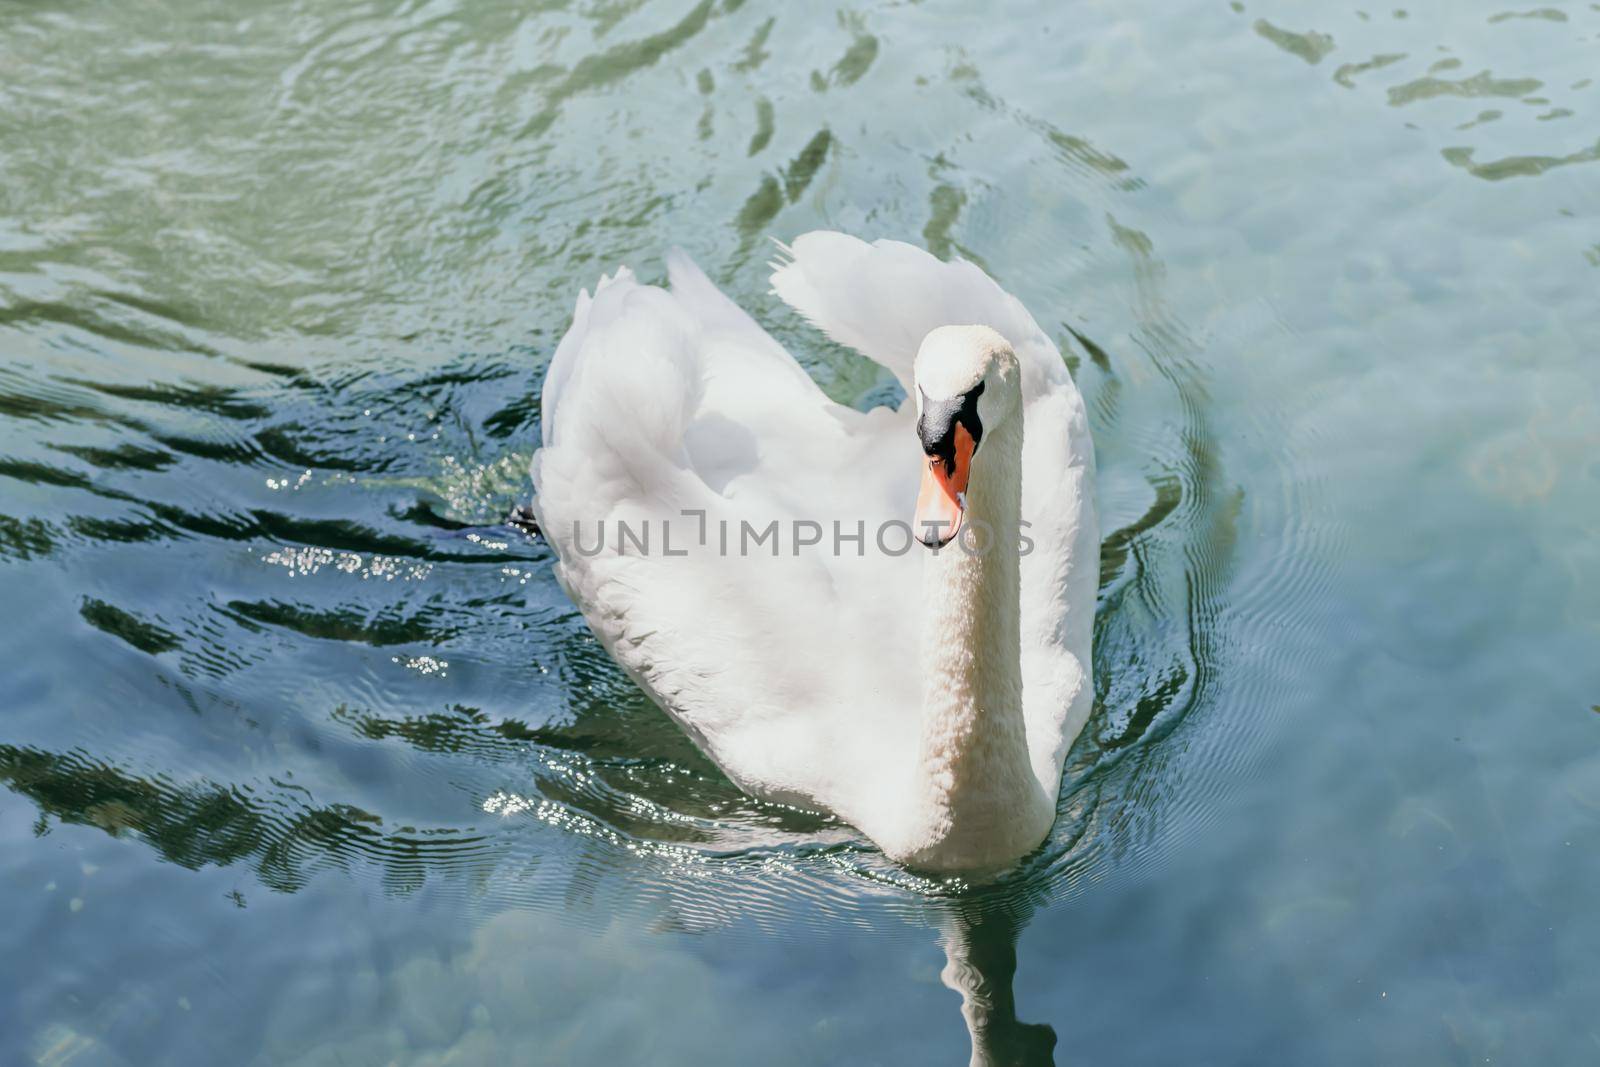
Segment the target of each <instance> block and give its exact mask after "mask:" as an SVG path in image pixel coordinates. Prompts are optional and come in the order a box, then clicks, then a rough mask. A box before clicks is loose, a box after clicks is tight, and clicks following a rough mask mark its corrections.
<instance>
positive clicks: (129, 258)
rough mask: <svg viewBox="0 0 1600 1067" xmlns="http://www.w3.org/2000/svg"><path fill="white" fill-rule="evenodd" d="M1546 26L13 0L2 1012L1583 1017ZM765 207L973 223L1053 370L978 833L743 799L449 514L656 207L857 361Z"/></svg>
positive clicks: (920, 232)
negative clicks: (1070, 630) (1073, 409)
mask: <svg viewBox="0 0 1600 1067" xmlns="http://www.w3.org/2000/svg"><path fill="white" fill-rule="evenodd" d="M1597 47H1600V5H1594V4H1589V3H1569V4H1562V5H1559V6H1554V7H1547V8H1541V9H1537V10H1535V9H1528V8H1520V7H1519V8H1511V9H1508V8H1507V7H1505V6H1504V2H1503V0H1495V2H1493V3H1488V4H1478V3H1450V4H1446V3H1443V2H1438V3H1430V4H1425V5H1419V6H1414V7H1408V8H1407V9H1405V10H1394V9H1384V10H1379V9H1376V8H1371V9H1357V8H1354V7H1348V6H1346V7H1330V6H1327V5H1317V6H1316V7H1314V8H1313V7H1312V6H1309V5H1297V4H1291V3H1288V2H1287V0H1273V2H1270V3H1256V2H1254V0H1250V2H1247V3H1244V4H1231V5H1230V4H1228V3H1227V2H1225V0H1214V2H1211V0H1208V2H1205V3H1178V4H1173V3H1153V2H1146V0H1135V2H1132V3H1094V4H1080V5H1073V6H1072V7H1071V8H1069V9H1062V8H1060V7H1059V6H1058V5H1049V4H1044V3H1037V4H1032V5H1029V4H1011V5H1006V6H1004V7H1002V8H996V9H992V10H989V9H986V10H982V11H979V10H978V9H977V8H976V7H973V8H972V9H967V8H964V7H962V6H960V5H955V4H949V3H934V2H929V3H923V4H896V3H888V4H881V5H862V6H857V7H850V8H841V9H837V10H835V9H832V8H801V7H800V6H799V5H780V4H771V5H762V4H759V3H757V2H756V0H749V2H744V3H738V2H732V0H717V2H715V3H713V2H711V0H707V2H705V3H701V4H699V5H695V4H693V3H691V2H690V0H674V2H658V3H650V4H644V3H642V2H638V0H599V2H594V3H582V2H578V3H565V2H561V0H540V2H535V3H531V4H524V5H507V4H502V3H498V2H496V0H487V2H483V3H475V4H470V5H465V4H455V3H451V2H448V0H439V2H432V3H412V2H398V3H397V2H394V0H373V2H368V3H361V4H354V5H348V6H344V7H342V8H341V7H338V6H334V5H318V4H310V3H305V2H303V0H278V2H275V3H264V2H260V0H248V2H244V3H239V4H234V5H216V4H208V3H203V2H199V0H169V2H152V0H135V2H131V3H123V4H118V5H88V4H83V3H75V2H63V3H55V4H46V3H8V4H5V5H3V6H0V72H3V75H4V76H3V78H0V595H3V603H4V605H5V610H4V612H3V613H0V641H3V647H4V649H5V656H4V659H3V661H0V785H3V786H4V787H5V788H4V790H0V840H3V842H4V848H5V852H4V855H5V859H4V860H3V861H0V905H3V910H4V913H5V915H6V922H5V923H4V924H3V925H0V957H3V958H4V959H5V960H6V966H5V968H4V971H3V972H0V1062H3V1063H6V1064H11V1063H19V1064H32V1063H37V1064H45V1065H50V1067H59V1065H65V1064H72V1065H75V1067H91V1065H94V1067H98V1065H102V1064H107V1065H115V1064H141V1065H142V1064H166V1063H171V1064H193V1063H219V1064H220V1063H227V1064H256V1063H307V1064H369V1063H370V1064H378V1063H390V1062H393V1063H399V1064H418V1065H422V1064H444V1063H464V1064H479V1063H483V1064H489V1063H552V1064H557V1063H560V1064H565V1063H728V1064H749V1063H793V1064H816V1063H850V1064H874V1063H880V1064H902V1063H961V1062H965V1061H966V1059H967V1057H968V1055H969V1053H970V1050H971V1049H972V1047H973V1042H975V1043H976V1046H977V1050H978V1053H979V1054H980V1055H983V1056H992V1057H993V1059H994V1060H995V1061H996V1062H1016V1063H1030V1064H1031V1063H1038V1062H1046V1059H1047V1057H1048V1055H1049V1053H1048V1051H1047V1050H1048V1047H1049V1044H1050V1042H1049V1040H1048V1038H1047V1036H1045V1034H1044V1032H1043V1031H1042V1030H1039V1029H1036V1028H1032V1027H1029V1026H1025V1025H1023V1024H1021V1023H1018V1022H1017V1018H1020V1019H1021V1020H1025V1021H1026V1023H1027V1024H1042V1025H1048V1026H1049V1027H1051V1028H1053V1030H1054V1032H1055V1035H1056V1039H1057V1044H1056V1046H1055V1050H1054V1058H1055V1061H1056V1062H1058V1063H1078V1064H1148V1063H1173V1062H1185V1063H1190V1062H1192V1063H1216V1064H1238V1063H1262V1064H1266V1063H1271V1064H1330V1065H1332V1064H1348V1063H1404V1064H1469V1063H1471V1064H1482V1063H1505V1064H1516V1063H1580V1062H1594V1061H1596V1060H1597V1059H1600V1022H1597V1021H1596V1019H1595V1014H1594V1010H1593V1005H1594V1004H1595V1003H1596V1002H1597V1000H1600V963H1597V960H1600V915H1597V914H1596V912H1595V910H1594V907H1593V902H1594V896H1595V891H1596V889H1597V887H1600V853H1597V848H1600V834H1597V823H1600V714H1597V713H1596V712H1597V711H1600V656H1597V655H1596V644H1597V641H1600V369H1597V367H1596V362H1595V361H1596V357H1597V352H1596V343H1597V340H1600V299H1597V290H1600V141H1597V139H1596V138H1597V133H1596V125H1595V117H1596V115H1597V114H1600V95H1597V94H1600V84H1597V79H1600V75H1595V74H1594V73H1593V70H1594V65H1595V60H1594V57H1595V55H1596V49H1597ZM818 226H828V227H834V228H838V229H843V230H846V231H850V232H854V233H857V234H860V235H862V236H868V237H873V236H892V237H900V238H905V239H910V240H916V241H920V242H922V243H924V244H926V245H927V246H928V247H930V248H932V249H934V250H935V251H937V252H939V253H940V254H943V255H963V256H966V257H969V258H972V259H974V260H976V261H978V262H980V263H982V264H983V265H984V266H986V267H987V268H988V269H989V270H990V271H991V272H992V273H993V274H994V275H995V276H996V277H997V278H998V279H999V280H1000V281H1001V282H1002V284H1004V285H1005V286H1006V287H1007V288H1009V289H1011V290H1012V291H1013V292H1015V293H1017V294H1018V295H1019V296H1020V297H1021V298H1022V299H1023V300H1024V301H1025V302H1026V303H1027V304H1028V306H1029V307H1030V308H1031V309H1032V311H1033V312H1034V314H1035V316H1036V317H1037V318H1038V319H1039V321H1040V323H1041V324H1042V325H1043V326H1044V327H1045V328H1046V330H1047V331H1049V332H1051V333H1053V334H1054V335H1055V336H1056V337H1057V338H1058V339H1059V341H1060V343H1061V345H1062V348H1063V351H1064V352H1066V353H1067V354H1068V356H1069V359H1071V361H1072V362H1073V364H1074V367H1075V373H1076V375H1077V377H1078V380H1079V383H1080V386H1081V387H1082V389H1083V390H1084V393H1085V395H1086V397H1087V398H1088V400H1089V404H1090V411H1091V420H1092V422H1093V427H1094V432H1095V436H1096V441H1097V445H1098V453H1099V458H1100V465H1101V471H1102V483H1101V487H1100V496H1101V506H1102V516H1103V522H1104V527H1105V548H1104V555H1105V564H1104V568H1103V580H1102V591H1101V604H1100V615H1099V620H1098V622H1097V646H1096V649H1095V669H1096V672H1097V684H1098V686H1099V696H1100V701H1099V706H1098V707H1097V710H1096V713H1095V716H1094V718H1093V719H1092V720H1091V722H1090V724H1089V727H1088V728H1087V729H1086V730H1085V732H1084V735H1083V737H1082V738H1081V739H1080V740H1079V742H1078V744H1077V745H1076V746H1075V748H1074V749H1073V752H1072V754H1071V757H1070V759H1069V766H1068V781H1067V786H1066V788H1065V789H1064V790H1063V795H1062V801H1061V811H1060V819H1059V822H1058V825H1057V827H1056V830H1055V832H1054V834H1053V836H1052V839H1051V841H1050V842H1049V844H1048V845H1047V846H1046V847H1045V848H1044V849H1043V850H1041V852H1040V854H1038V855H1036V856H1034V857H1032V858H1031V859H1030V860H1029V861H1027V863H1025V864H1024V865H1023V867H1022V868H1021V869H1020V870H1019V871H1018V872H1016V873H1015V874H1014V875H1013V876H1012V877H1010V878H1008V879H1006V880H1004V881H1003V882H1001V883H1000V884H998V885H994V886H988V887H982V888H973V887H963V886H960V885H936V884H932V883H927V882H924V881H921V880H919V879H917V878H914V877H912V876H910V875H907V874H905V873H904V872H901V871H898V870H897V869H895V868H894V867H893V866H892V865H889V864H887V863H886V862H884V861H883V860H882V859H881V857H879V856H878V855H877V854H876V852H875V851H874V850H873V849H872V848H871V847H870V845H868V844H867V843H866V842H864V841H863V840H861V839H860V838H859V837H858V836H857V835H855V834H854V833H853V832H852V831H850V830H849V828H847V827H843V826H840V825H837V824H834V823H831V822H828V821H825V820H817V819H811V818H806V817H801V816H798V815H796V814H794V813H792V812H785V811H781V810H777V809H772V808H768V807H765V806H763V805H761V804H758V803H756V802H754V801H751V800H748V799H746V798H743V797H742V796H741V795H740V794H739V793H738V792H737V791H736V790H734V789H733V788H732V787H731V786H730V785H729V784H728V783H727V782H726V781H725V780H724V779H723V778H721V777H720V775H718V774H717V772H716V771H715V769H714V768H712V767H711V766H710V765H709V764H708V763H707V762H706V761H705V760H704V759H702V758H701V757H699V756H698V755H697V753H696V752H695V751H694V750H693V748H692V747H691V746H690V745H689V744H688V743H687V742H686V741H685V740H684V739H683V738H682V737H681V735H680V734H679V733H678V731H677V730H676V729H675V728H674V727H673V726H672V725H671V723H670V722H668V721H667V720H666V719H665V717H664V716H663V715H661V714H660V713H659V712H657V711H655V710H654V709H653V708H652V707H651V706H650V705H649V704H648V703H647V702H646V701H645V700H644V698H642V697H641V696H640V695H639V694H638V693H637V692H636V691H635V690H634V689H633V688H632V687H631V686H630V684H629V683H628V682H627V681H626V679H625V678H624V677H623V676H622V675H621V674H620V672H619V671H618V670H616V669H615V668H614V667H613V666H611V665H610V663H609V661H608V660H607V659H606V658H605V656H604V655H603V653H602V652H601V651H600V649H599V648H598V646H597V645H596V643H595V642H594V641H593V640H592V639H591V638H590V637H589V636H588V633H587V631H586V630H585V628H584V627H583V625H582V622H581V620H580V619H579V618H578V617H577V615H576V613H575V611H574V610H573V609H572V608H571V606H570V605H569V604H568V603H567V602H566V601H565V600H564V598H563V597H562V595H561V593H560V591H559V590H558V589H557V588H556V587H555V585H554V582H553V581H552V579H551V577H550V557H549V554H548V552H547V550H546V549H545V548H544V547H543V545H542V544H540V543H539V542H538V541H536V540H533V539H530V538H528V537H526V536H524V535H522V534H521V533H519V532H517V531H516V530H514V529H512V528H510V527H506V526H503V525H501V521H502V519H503V518H504V517H505V516H506V515H507V514H508V513H509V512H510V510H511V509H512V508H513V507H514V506H515V505H516V504H517V503H519V502H520V501H523V500H524V499H526V495H527V493H528V491H529V490H528V486H527V484H526V476H525V470H526V466H527V460H528V457H529V455H530V453H531V449H532V443H533V441H534V440H535V438H536V432H537V426H538V421H539V409H538V403H537V392H536V390H537V385H538V382H539V380H540V377H541V374H542V369H543V367H544V365H545V362H546V361H547V360H548V358H549V356H550V354H551V352H552V350H553V349H554V346H555V343H556V341H557V340H558V339H559V337H560V335H561V332H562V330H563V329H564V328H565V325H566V320H567V317H568V315H569V314H570V310H571V304H572V300H573V297H574V295H575V293H576V292H577V290H578V289H579V288H580V287H583V286H588V285H592V283H593V281H594V279H595V277H596V276H597V275H598V274H599V273H600V272H601V271H603V270H611V269H613V268H614V267H615V266H616V265H617V264H618V263H621V262H626V263H629V264H631V265H633V266H634V267H636V268H638V269H640V270H641V271H642V272H643V273H644V274H645V275H646V276H649V277H659V276H660V274H661V273H662V272H661V268H660V264H659V259H658V258H657V257H658V255H659V252H660V251H661V250H662V249H664V248H665V247H667V246H669V245H672V244H680V245H683V246H684V247H686V248H687V249H688V250H689V251H690V252H691V253H692V254H693V255H694V256H695V257H696V258H697V259H698V260H699V261H700V263H701V264H702V265H703V266H704V267H705V268H706V269H707V270H708V271H709V272H710V273H711V274H712V276H713V277H714V278H715V279H716V280H718V282H719V283H720V284H722V285H723V286H725V287H726V289H727V290H728V291H729V292H730V293H731V294H732V295H733V296H734V297H735V298H736V299H738V300H739V301H740V302H741V303H742V304H744V305H745V306H746V307H749V308H751V309H752V311H753V312H754V313H755V314H756V315H757V317H758V318H759V319H760V320H761V321H762V322H763V323H764V324H765V325H767V326H768V327H769V328H770V329H772V330H773V331H774V332H775V333H776V334H777V335H778V336H779V337H780V338H781V339H782V340H783V341H784V342H785V343H786V344H788V345H789V346H790V347H791V349H792V350H794V351H795V352H797V353H798V354H799V355H800V356H801V358H802V359H803V360H804V361H805V362H806V364H807V366H808V367H809V368H810V369H811V370H812V372H813V373H814V374H815V375H816V376H817V377H818V378H819V379H820V380H821V381H823V382H824V384H825V386H826V387H827V388H828V390H829V391H830V392H831V393H832V394H833V395H835V396H836V397H839V398H840V399H844V400H848V401H851V402H855V403H859V404H867V403H871V402H874V401H875V400H881V399H882V398H883V397H884V396H885V395H887V392H886V387H885V383H884V382H882V381H881V380H879V378H878V377H877V376H876V375H875V374H874V373H873V372H872V370H871V369H870V368H869V367H867V366H866V365H865V364H864V363H863V362H862V361H860V360H858V359H856V358H855V357H853V356H852V355H851V354H850V353H848V352H845V351H843V350H840V349H837V348H835V347H832V346H829V345H827V344H825V343H823V342H822V341H821V340H820V339H819V338H818V337H817V336H815V335H814V334H813V333H812V332H811V331H810V330H809V329H808V328H806V327H805V326H804V325H803V324H802V323H800V322H799V321H798V320H797V319H796V317H795V316H793V315H792V314H790V313H789V312H787V311H786V310H785V309H784V308H783V307H782V306H781V305H780V304H779V303H778V302H777V301H776V299H775V298H774V297H772V296H771V295H770V294H768V292H767V282H766V270H765V268H764V266H763V261H764V260H765V259H766V258H767V256H768V254H769V249H770V246H769V245H768V243H767V241H766V238H767V236H768V235H772V236H776V237H779V238H787V237H790V236H793V235H794V234H797V233H800V232H803V231H804V230H807V229H811V228H815V227H818ZM819 669H825V665H819ZM947 953H948V955H947ZM947 962H948V963H949V967H948V971H947V973H948V975H949V977H948V979H947V980H946V981H945V982H941V977H940V975H941V970H944V969H946V968H947ZM1013 970H1014V976H1013V973H1012V972H1013ZM947 985H948V986H950V988H947ZM953 988H964V989H966V990H967V991H968V993H969V994H971V995H973V996H974V997H975V999H977V1000H984V999H985V998H987V1000H988V1001H989V1002H991V1007H989V1008H987V1009H984V1008H982V1007H981V1006H978V1007H977V1008H976V1009H975V1010H974V1011H973V1012H972V1017H973V1019H974V1020H975V1025H974V1029H975V1031H976V1034H975V1036H972V1035H969V1032H968V1026H967V1023H966V1020H965V1019H964V1017H963V1014H962V1011H961V1003H962V1002H961V998H960V997H958V996H957V994H956V993H955V992H953V991H952V989H953ZM1013 998H1014V1002H1015V1017H1013V1014H1012V1009H1011V1003H1012V1000H1013Z"/></svg>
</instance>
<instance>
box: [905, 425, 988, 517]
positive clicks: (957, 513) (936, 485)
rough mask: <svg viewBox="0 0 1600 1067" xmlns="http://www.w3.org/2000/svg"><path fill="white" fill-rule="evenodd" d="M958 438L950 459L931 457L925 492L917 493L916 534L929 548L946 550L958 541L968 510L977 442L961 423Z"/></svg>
mask: <svg viewBox="0 0 1600 1067" xmlns="http://www.w3.org/2000/svg"><path fill="white" fill-rule="evenodd" d="M954 438H955V442H954V443H955V449H954V451H953V452H952V453H951V455H950V457H949V458H948V459H947V458H946V457H944V456H928V457H927V460H928V463H927V466H925V467H923V468H922V489H921V490H920V491H919V492H918V493H917V515H916V519H915V521H913V523H912V532H913V533H914V534H915V535H916V538H917V540H918V541H921V542H922V543H923V544H925V545H927V546H928V547H929V548H943V547H944V546H945V545H947V544H949V543H950V542H951V541H953V540H954V539H955V536H956V534H957V533H959V532H960V530H961V515H962V512H963V511H965V509H966V494H967V479H968V478H969V477H970V476H971V474H972V453H973V451H974V450H975V449H976V448H977V442H975V441H973V439H972V434H970V433H969V432H967V428H966V427H965V426H963V425H961V424H960V423H959V422H958V423H956V425H955V433H954Z"/></svg>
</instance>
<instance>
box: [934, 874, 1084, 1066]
mask: <svg viewBox="0 0 1600 1067" xmlns="http://www.w3.org/2000/svg"><path fill="white" fill-rule="evenodd" d="M1032 914H1033V904H1032V903H1031V902H1030V901H1028V900H1026V899H1025V898H1024V899H1019V898H1018V897H1016V896H1014V895H1010V894H998V893H996V894H992V895H990V894H984V895H978V896H974V897H970V898H965V899H961V900H957V901H952V902H951V904H950V906H949V908H948V910H947V911H946V913H945V915H944V917H943V918H942V920H941V922H940V924H939V943H940V945H941V946H942V947H943V948H944V955H945V965H944V970H943V971H941V972H940V973H939V978H940V980H941V981H943V982H944V984H945V985H946V986H948V987H950V988H951V989H953V990H955V991H956V992H957V993H959V994H961V1016H962V1018H963V1019H965V1020H966V1024H967V1032H968V1034H970V1035H971V1037H972V1060H971V1067H1039V1065H1047V1064H1053V1063H1055V1058H1054V1050H1055V1047H1056V1032H1055V1030H1053V1029H1051V1027H1050V1026H1049V1025H1047V1024H1045V1023H1025V1022H1023V1021H1021V1020H1020V1019H1018V1018H1017V1002H1016V995H1015V993H1014V991H1013V989H1012V980H1013V979H1014V978H1015V977H1016V973H1017V937H1018V935H1019V934H1021V932H1022V929H1023V927H1025V926H1026V925H1027V923H1028V919H1029V918H1030V917H1031V916H1032Z"/></svg>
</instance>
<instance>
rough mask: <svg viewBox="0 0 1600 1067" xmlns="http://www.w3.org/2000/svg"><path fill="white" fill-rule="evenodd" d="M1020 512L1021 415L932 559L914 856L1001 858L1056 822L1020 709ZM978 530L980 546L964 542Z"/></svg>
mask: <svg viewBox="0 0 1600 1067" xmlns="http://www.w3.org/2000/svg"><path fill="white" fill-rule="evenodd" d="M1021 520H1022V419H1021V418H1020V413H1019V417H1015V418H1011V419H1008V420H1006V421H1005V422H1004V423H1002V424H1001V425H1000V426H999V427H996V428H995V430H994V431H993V432H992V433H991V434H988V435H986V436H985V438H984V441H983V446H982V449H981V450H980V451H979V453H978V455H977V456H976V457H975V458H974V460H973V470H972V481H971V486H970V488H969V490H968V493H967V509H966V517H965V520H964V525H965V526H966V527H967V530H964V531H963V537H962V538H959V539H958V540H957V541H952V542H951V543H950V544H948V545H946V546H945V547H944V548H942V549H940V550H938V552H937V553H930V554H929V555H928V556H927V558H926V561H925V562H924V564H923V572H922V617H923V630H922V677H923V692H922V736H921V741H920V744H919V746H918V753H917V765H916V770H915V774H916V781H915V783H914V785H913V796H914V803H915V805H916V810H915V811H914V812H913V817H912V830H913V833H912V840H913V841H914V842H915V843H916V845H917V848H916V849H915V851H914V854H913V856H912V857H911V860H912V862H914V863H919V864H922V865H926V866H930V867H944V868H951V869H956V868H969V869H970V868H978V867H984V866H988V865H992V864H996V863H1003V862H1006V861H1008V860H1010V859H1013V858H1014V857H1016V856H1017V855H1018V854H1020V853H1021V852H1024V851H1026V850H1027V849H1029V848H1031V847H1032V846H1033V845H1035V844H1037V843H1038V842H1039V841H1040V840H1041V839H1042V838H1043V837H1044V834H1045V833H1046V832H1048V830H1049V826H1050V822H1051V816H1052V814H1053V813H1052V812H1051V810H1050V804H1049V800H1048V798H1046V797H1045V795H1044V792H1043V790H1041V789H1040V787H1039V784H1038V781H1037V779H1036V778H1035V777H1034V775H1033V770H1032V765H1031V763H1030V761H1029V758H1028V738H1027V732H1026V728H1025V724H1024V720H1023V714H1022V645H1021V619H1020V613H1019V610H1018V602H1019V599H1020V595H1021V579H1020V571H1021V565H1020V558H1019V547H1018V539H1019V534H1020V532H1021ZM968 538H971V539H972V541H971V542H970V544H971V548H972V550H971V551H967V550H963V548H962V547H961V542H962V541H963V540H966V539H968Z"/></svg>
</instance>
